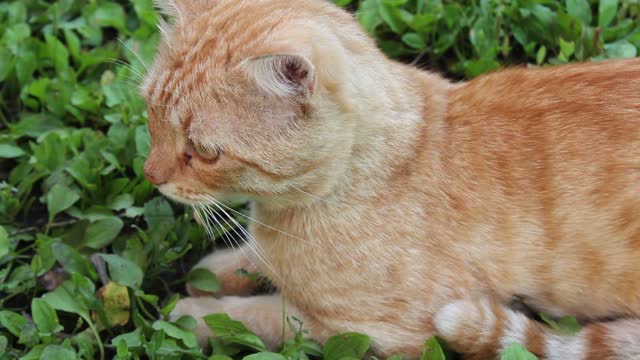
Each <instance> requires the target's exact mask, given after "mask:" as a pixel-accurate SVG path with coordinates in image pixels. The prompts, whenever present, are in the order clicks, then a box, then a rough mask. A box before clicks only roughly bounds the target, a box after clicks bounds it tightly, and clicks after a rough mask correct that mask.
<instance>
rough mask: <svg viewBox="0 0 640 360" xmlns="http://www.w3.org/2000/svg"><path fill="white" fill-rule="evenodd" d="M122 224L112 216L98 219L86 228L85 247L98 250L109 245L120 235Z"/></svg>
mask: <svg viewBox="0 0 640 360" xmlns="http://www.w3.org/2000/svg"><path fill="white" fill-rule="evenodd" d="M123 227H124V223H123V222H122V220H120V219H119V218H117V217H115V216H112V217H108V218H104V219H100V220H98V221H96V222H94V223H93V224H90V225H89V226H88V227H87V232H86V234H85V243H84V244H85V245H86V246H88V247H90V248H92V249H100V248H102V247H105V246H107V245H109V244H110V243H111V242H112V241H113V239H115V238H116V236H118V234H120V231H121V230H122V228H123Z"/></svg>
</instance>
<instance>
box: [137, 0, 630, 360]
mask: <svg viewBox="0 0 640 360" xmlns="http://www.w3.org/2000/svg"><path fill="white" fill-rule="evenodd" d="M191 1H192V2H191V3H189V0H185V2H183V3H181V4H173V3H171V2H169V3H168V4H173V6H175V9H174V13H176V15H177V16H178V24H177V26H176V30H171V31H167V33H169V34H168V35H167V39H165V45H164V47H163V48H162V49H161V56H160V57H159V60H158V62H157V64H156V66H155V67H154V68H153V69H152V73H151V75H150V77H149V81H148V82H147V84H146V88H145V93H146V96H147V98H148V101H149V104H150V115H151V118H150V128H151V132H152V136H153V145H152V152H151V154H150V157H149V160H148V162H147V168H146V171H147V175H148V177H149V178H150V179H151V180H152V181H153V182H154V183H156V184H158V185H159V186H160V189H161V190H162V191H163V192H164V193H165V194H167V195H169V196H171V197H173V198H176V199H178V200H181V201H187V202H192V203H201V202H208V201H211V196H218V195H221V194H225V193H241V194H245V195H249V196H252V197H253V198H254V203H253V205H252V206H253V207H252V209H253V210H252V217H253V218H254V219H255V220H256V222H254V223H253V224H252V225H251V233H252V235H253V237H254V238H255V240H256V242H257V245H255V244H254V245H253V247H254V249H250V248H249V247H244V249H241V250H240V254H232V253H231V252H225V253H218V254H214V255H213V256H212V257H209V258H207V259H205V260H204V262H203V263H202V264H201V265H200V266H207V267H210V268H211V269H212V270H213V271H215V272H216V273H218V274H219V275H220V276H221V278H222V279H223V283H227V284H232V283H234V282H236V281H238V280H239V279H238V278H237V277H235V276H234V275H231V274H232V273H233V271H234V270H235V268H236V267H235V266H234V265H238V266H237V267H251V265H248V262H247V259H246V258H245V257H244V254H245V253H246V255H249V256H250V257H252V258H253V259H252V260H253V264H255V265H257V267H258V268H259V269H260V270H261V271H262V272H264V273H265V274H267V275H268V277H269V278H270V279H271V280H272V281H273V282H274V283H275V284H276V285H277V286H278V288H279V289H280V290H281V292H282V293H283V294H284V295H285V298H286V299H287V301H288V304H289V305H288V308H287V312H288V313H290V314H294V315H297V316H299V317H301V318H302V319H303V320H304V321H305V326H306V327H307V328H309V329H310V330H311V332H312V335H313V337H315V338H317V339H319V340H323V339H326V337H328V336H330V335H334V334H336V333H339V332H345V331H360V332H363V333H367V334H369V335H370V336H371V337H372V338H373V347H374V349H375V351H377V352H379V353H383V354H391V353H405V354H408V355H412V356H416V355H418V354H419V353H420V352H421V350H422V342H423V341H424V340H425V339H426V338H427V337H429V336H431V335H434V334H439V335H442V336H444V337H445V338H446V339H447V340H449V341H450V342H451V344H453V346H454V347H455V348H456V349H458V350H461V351H464V352H466V353H469V354H474V355H475V356H477V357H479V358H490V357H492V356H495V354H496V353H497V352H498V351H499V350H500V349H501V348H504V347H506V346H508V345H509V344H510V343H511V342H513V341H519V342H521V343H523V344H524V345H526V346H528V347H529V348H530V349H531V350H532V351H534V352H536V353H537V354H540V355H544V356H547V357H548V358H550V359H580V358H589V356H593V358H598V359H624V358H640V321H635V320H626V321H623V320H620V321H616V322H611V323H608V324H606V325H603V324H594V325H590V326H587V327H585V329H584V330H583V331H582V332H581V333H580V334H578V335H576V336H573V337H566V338H565V337H561V336H558V335H555V334H552V333H551V332H549V330H548V329H545V328H543V327H542V326H541V325H539V324H537V323H534V322H532V321H531V320H529V319H527V318H526V317H524V316H523V315H521V314H518V313H515V312H513V311H511V310H509V309H508V308H506V307H505V304H506V303H508V302H509V301H510V300H511V299H512V298H513V297H514V296H519V297H521V298H522V299H523V300H524V301H525V302H526V303H527V304H528V305H530V306H532V307H533V308H534V309H535V310H537V311H543V312H546V313H549V314H551V315H554V316H563V315H572V316H578V317H579V318H581V319H584V320H591V319H598V318H623V317H625V318H631V319H633V318H636V317H640V60H638V59H636V60H627V61H611V62H603V63H592V64H580V65H568V66H561V67H554V68H550V69H512V70H506V71H501V72H497V73H494V74H490V75H487V76H483V77H480V78H478V79H476V80H473V81H471V82H468V83H463V84H451V83H449V82H448V81H446V80H444V79H442V78H440V77H438V76H435V75H432V74H429V73H426V72H422V71H419V70H417V69H413V68H410V67H408V66H405V65H401V64H398V63H395V62H392V61H390V60H388V59H386V58H385V57H384V56H383V55H382V54H381V53H380V52H379V51H378V50H376V49H375V47H374V45H373V43H372V41H371V40H370V39H369V38H367V37H366V36H365V35H364V34H363V33H362V32H361V30H359V29H358V27H357V25H356V23H355V21H354V20H353V19H351V18H350V17H349V16H348V15H346V14H345V13H343V12H342V11H341V10H338V9H337V8H335V7H333V5H330V4H328V3H325V2H323V1H319V0H305V1H295V2H294V1H291V2H287V1H281V0H262V1H231V0H219V1H215V0H212V1H211V2H209V1H207V0H191ZM189 4H190V5H189ZM287 4H288V5H287ZM194 9H198V11H195V10H194ZM206 9H210V10H208V11H204V10H206ZM189 11H192V13H191V15H189V14H188V13H189ZM201 13H202V14H207V16H201V15H199V14H201ZM246 14H251V16H253V17H251V16H248V15H246ZM256 19H257V20H256ZM327 29H333V30H327ZM172 31H175V33H170V32H172ZM193 32H197V33H195V35H194V33H193ZM203 33H204V34H205V35H202V34H203ZM196 35H199V36H196ZM243 36H245V37H248V38H245V37H243ZM189 39H191V40H189ZM310 39H313V41H311V40H310ZM189 41H191V42H189ZM207 46H210V48H207ZM202 54H204V55H202ZM207 54H208V55H207ZM194 69H195V71H194ZM198 74H199V75H198ZM194 89H195V90H194ZM176 94H178V95H179V96H176ZM184 109H188V110H189V111H183V110H184ZM186 119H188V121H187V120H186ZM192 142H193V143H194V144H195V145H192V144H191V143H192ZM218 147H220V148H222V149H223V150H224V152H222V153H220V152H218V151H217V150H215V151H214V150H212V151H211V153H213V155H211V154H209V153H207V150H206V149H207V148H208V149H213V148H218ZM203 148H204V149H205V150H203ZM203 153H205V154H204V156H202V155H203ZM252 250H257V254H259V256H255V255H254V256H251V255H250V252H251V251H252ZM236 261H237V262H236ZM245 283H246V282H245ZM246 284H247V286H248V283H246ZM232 293H246V289H244V290H242V289H240V290H238V289H236V291H230V292H228V293H227V294H232ZM279 299H280V298H279V295H273V296H262V297H254V298H251V297H248V298H235V297H226V298H221V299H214V298H191V299H186V300H183V301H182V302H181V303H180V304H179V306H178V308H177V310H176V313H178V314H179V313H190V314H194V315H196V316H202V315H206V314H209V313H214V312H221V311H224V312H229V313H230V314H231V316H232V317H236V318H238V319H239V320H243V321H245V322H246V323H247V325H248V326H249V327H250V328H253V329H254V330H255V331H257V332H258V334H259V335H261V336H263V337H265V338H266V339H267V341H268V342H270V343H277V341H278V340H279V339H278V335H277V334H279V331H278V329H280V328H281V325H282V324H281V314H280V311H281V304H280V301H279ZM634 343H635V345H634ZM625 344H630V345H627V346H624V345H625Z"/></svg>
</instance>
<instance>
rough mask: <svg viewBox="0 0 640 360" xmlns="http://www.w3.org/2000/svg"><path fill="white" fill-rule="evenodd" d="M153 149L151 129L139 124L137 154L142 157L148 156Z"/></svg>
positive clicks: (137, 129)
mask: <svg viewBox="0 0 640 360" xmlns="http://www.w3.org/2000/svg"><path fill="white" fill-rule="evenodd" d="M150 149H151V135H150V134H149V129H148V128H147V127H146V126H138V127H137V128H136V150H137V154H138V155H139V156H142V157H145V158H146V157H147V156H148V155H149V151H150Z"/></svg>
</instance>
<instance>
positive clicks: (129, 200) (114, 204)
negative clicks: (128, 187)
mask: <svg viewBox="0 0 640 360" xmlns="http://www.w3.org/2000/svg"><path fill="white" fill-rule="evenodd" d="M133 203H134V198H133V196H132V195H131V194H120V195H118V196H116V197H115V198H114V199H113V200H112V201H111V204H110V205H109V207H110V208H112V209H113V210H124V209H127V208H129V207H131V206H132V205H133Z"/></svg>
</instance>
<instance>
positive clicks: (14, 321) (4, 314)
mask: <svg viewBox="0 0 640 360" xmlns="http://www.w3.org/2000/svg"><path fill="white" fill-rule="evenodd" d="M26 323H27V319H25V318H24V317H23V316H22V315H20V314H17V313H15V312H13V311H7V310H4V311H0V325H2V326H3V327H4V328H6V329H7V330H9V332H10V333H12V334H13V335H15V336H20V333H21V332H22V327H23V326H24V325H25V324H26Z"/></svg>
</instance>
